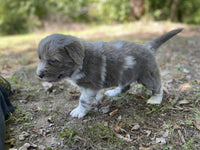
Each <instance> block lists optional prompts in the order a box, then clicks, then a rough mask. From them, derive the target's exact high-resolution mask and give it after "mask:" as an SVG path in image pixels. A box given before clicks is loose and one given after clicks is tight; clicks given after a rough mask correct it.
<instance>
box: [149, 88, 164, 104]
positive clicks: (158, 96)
mask: <svg viewBox="0 0 200 150" xmlns="http://www.w3.org/2000/svg"><path fill="white" fill-rule="evenodd" d="M162 98H163V87H161V88H160V93H159V94H155V95H154V96H152V97H151V98H150V99H149V100H148V101H147V103H148V104H161V102H162Z"/></svg>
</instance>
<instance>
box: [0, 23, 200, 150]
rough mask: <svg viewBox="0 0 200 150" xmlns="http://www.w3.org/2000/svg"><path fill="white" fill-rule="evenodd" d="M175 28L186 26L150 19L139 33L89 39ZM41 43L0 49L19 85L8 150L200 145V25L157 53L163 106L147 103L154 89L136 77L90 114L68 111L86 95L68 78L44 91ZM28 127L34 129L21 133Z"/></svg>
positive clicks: (141, 36)
mask: <svg viewBox="0 0 200 150" xmlns="http://www.w3.org/2000/svg"><path fill="white" fill-rule="evenodd" d="M174 26H175V27H181V26H182V25H179V24H178V25H172V26H169V27H168V26H167V25H165V24H163V23H161V24H157V26H153V27H152V29H151V28H150V27H149V24H146V25H143V26H142V27H141V29H140V30H139V32H138V31H136V30H134V31H130V32H127V31H126V34H122V33H123V32H122V31H120V32H121V34H118V35H116V33H113V35H112V34H109V35H108V34H107V33H103V31H96V33H93V34H88V36H87V35H85V37H83V38H85V39H88V40H92V41H97V40H106V41H109V40H115V39H117V40H129V41H136V42H140V43H144V42H147V41H149V40H151V39H154V38H155V37H157V36H159V35H161V34H162V33H163V32H166V31H169V30H171V29H172V28H174ZM184 26H185V25H184ZM110 28H112V26H111V27H110ZM146 28H148V29H146ZM143 29H144V30H143ZM156 31H157V32H156ZM34 40H35V41H36V42H35V41H34ZM38 41H39V39H33V41H31V42H24V43H23V42H22V43H21V44H20V45H13V47H12V46H10V45H8V46H6V47H3V48H2V51H1V53H0V64H1V66H0V70H1V75H3V76H4V77H6V78H7V79H8V80H9V81H10V83H11V85H12V90H13V94H12V96H11V97H10V100H11V102H12V103H13V104H14V106H16V110H15V112H14V113H13V114H11V116H10V119H9V120H8V121H7V122H6V146H7V149H9V148H16V149H19V148H20V147H22V146H23V145H24V144H25V143H29V144H31V146H29V148H28V150H40V149H47V150H68V149H73V150H76V149H80V150H83V149H95V150H96V149H115V150H117V149H119V150H120V149H123V150H124V149H133V150H138V149H139V150H158V149H163V150H172V149H173V150H174V149H176V150H182V149H185V150H198V149H200V28H199V27H191V26H185V30H184V31H183V32H182V33H181V34H179V35H178V36H176V37H174V38H173V39H172V40H170V41H168V42H167V43H165V44H164V45H163V46H162V47H161V48H160V49H159V51H158V52H157V55H156V57H157V61H158V64H159V66H160V71H161V76H162V80H163V85H164V87H165V88H164V98H163V103H162V104H161V105H160V106H156V105H148V104H147V103H146V101H147V99H148V98H150V96H151V91H149V90H147V89H145V88H144V87H143V86H142V85H139V84H137V83H134V84H132V88H131V89H130V90H129V91H128V92H126V93H124V94H121V95H119V96H117V97H114V98H104V100H103V104H102V105H100V106H98V107H97V109H95V110H93V111H91V112H90V113H89V114H88V115H87V116H86V117H84V118H83V119H77V118H72V117H70V115H69V113H70V111H71V110H72V109H73V108H75V107H76V106H77V105H78V98H79V96H80V93H79V91H78V90H77V89H76V88H75V87H73V86H72V85H70V84H69V83H67V82H66V81H62V82H60V83H56V84H55V85H54V86H53V87H52V88H50V89H48V90H45V89H44V87H43V86H42V85H41V83H40V81H39V80H38V79H37V78H36V77H35V70H36V66H37V62H38V59H37V56H36V49H37V44H38ZM24 132H25V133H26V134H27V135H26V136H24V138H22V139H20V137H19V136H20V135H22V134H24Z"/></svg>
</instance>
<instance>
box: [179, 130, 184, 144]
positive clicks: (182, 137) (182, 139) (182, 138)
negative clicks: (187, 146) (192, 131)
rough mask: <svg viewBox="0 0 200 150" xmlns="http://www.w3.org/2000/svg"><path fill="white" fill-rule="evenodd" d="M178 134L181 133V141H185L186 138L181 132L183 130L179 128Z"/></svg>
mask: <svg viewBox="0 0 200 150" xmlns="http://www.w3.org/2000/svg"><path fill="white" fill-rule="evenodd" d="M178 134H179V136H180V138H181V141H182V142H183V143H185V139H184V136H183V134H182V133H181V130H178Z"/></svg>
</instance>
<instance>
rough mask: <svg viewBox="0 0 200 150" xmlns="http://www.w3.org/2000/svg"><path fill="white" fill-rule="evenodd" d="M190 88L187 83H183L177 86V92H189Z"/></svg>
mask: <svg viewBox="0 0 200 150" xmlns="http://www.w3.org/2000/svg"><path fill="white" fill-rule="evenodd" d="M191 88H192V85H191V84H190V83H189V82H188V83H184V84H182V85H180V86H179V88H178V91H180V92H183V91H186V90H189V89H191Z"/></svg>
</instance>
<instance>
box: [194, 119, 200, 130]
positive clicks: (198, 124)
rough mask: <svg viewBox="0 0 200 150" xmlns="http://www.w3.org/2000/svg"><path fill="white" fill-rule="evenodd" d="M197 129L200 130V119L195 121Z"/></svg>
mask: <svg viewBox="0 0 200 150" xmlns="http://www.w3.org/2000/svg"><path fill="white" fill-rule="evenodd" d="M194 125H195V127H196V128H197V129H198V130H200V119H199V118H196V119H195V123H194Z"/></svg>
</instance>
